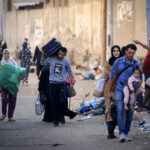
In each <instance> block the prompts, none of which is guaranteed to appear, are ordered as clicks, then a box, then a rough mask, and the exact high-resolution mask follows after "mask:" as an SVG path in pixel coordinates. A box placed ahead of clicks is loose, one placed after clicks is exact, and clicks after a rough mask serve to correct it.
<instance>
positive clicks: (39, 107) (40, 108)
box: [35, 96, 45, 115]
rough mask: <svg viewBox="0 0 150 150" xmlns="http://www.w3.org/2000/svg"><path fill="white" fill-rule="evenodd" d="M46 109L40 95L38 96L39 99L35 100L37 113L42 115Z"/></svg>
mask: <svg viewBox="0 0 150 150" xmlns="http://www.w3.org/2000/svg"><path fill="white" fill-rule="evenodd" d="M44 110H45V106H44V105H42V104H41V102H40V96H38V98H37V101H36V102H35V114H36V115H42V113H43V112H44Z"/></svg>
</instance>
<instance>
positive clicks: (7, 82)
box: [0, 64, 26, 97]
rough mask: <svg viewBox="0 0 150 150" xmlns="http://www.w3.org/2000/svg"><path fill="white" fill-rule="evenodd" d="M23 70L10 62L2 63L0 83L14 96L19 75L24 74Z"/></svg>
mask: <svg viewBox="0 0 150 150" xmlns="http://www.w3.org/2000/svg"><path fill="white" fill-rule="evenodd" d="M25 70H26V69H25V68H20V67H16V66H14V65H11V64H3V65H2V68H1V70H0V85H1V86H2V87H3V88H5V89H6V90H7V91H8V92H9V93H11V94H12V95H13V96H14V97H15V96H16V94H17V92H18V87H19V85H20V81H19V77H21V76H23V75H24V73H25Z"/></svg>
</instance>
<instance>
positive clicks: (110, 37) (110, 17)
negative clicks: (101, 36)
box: [106, 0, 113, 60]
mask: <svg viewBox="0 0 150 150" xmlns="http://www.w3.org/2000/svg"><path fill="white" fill-rule="evenodd" d="M112 45H113V0H107V53H106V54H107V57H106V58H107V60H108V58H110V57H111V51H110V50H111V47H112Z"/></svg>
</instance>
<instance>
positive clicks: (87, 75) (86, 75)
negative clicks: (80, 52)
mask: <svg viewBox="0 0 150 150" xmlns="http://www.w3.org/2000/svg"><path fill="white" fill-rule="evenodd" d="M82 77H83V80H95V75H94V74H93V73H91V72H88V71H86V72H84V73H83V74H82Z"/></svg>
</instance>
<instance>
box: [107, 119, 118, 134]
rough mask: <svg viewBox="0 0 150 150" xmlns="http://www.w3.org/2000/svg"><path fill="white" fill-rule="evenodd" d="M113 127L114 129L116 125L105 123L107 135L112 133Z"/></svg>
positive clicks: (110, 122) (111, 122)
mask: <svg viewBox="0 0 150 150" xmlns="http://www.w3.org/2000/svg"><path fill="white" fill-rule="evenodd" d="M115 127H116V123H114V122H113V121H109V122H107V129H108V132H109V134H113V133H114V130H115Z"/></svg>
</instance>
